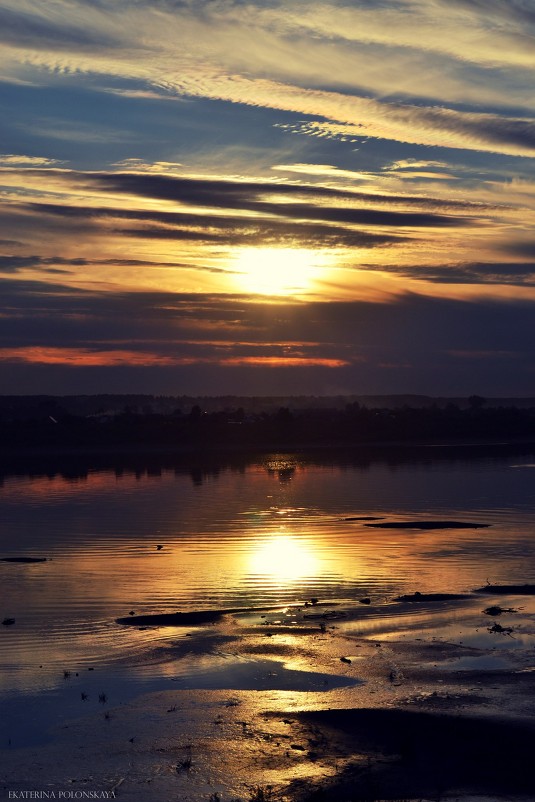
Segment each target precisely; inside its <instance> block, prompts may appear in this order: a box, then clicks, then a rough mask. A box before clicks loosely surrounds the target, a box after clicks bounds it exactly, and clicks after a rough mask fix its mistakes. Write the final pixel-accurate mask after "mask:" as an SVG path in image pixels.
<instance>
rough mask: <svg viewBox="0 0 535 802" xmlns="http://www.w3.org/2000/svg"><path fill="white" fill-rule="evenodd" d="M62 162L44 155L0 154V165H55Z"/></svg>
mask: <svg viewBox="0 0 535 802" xmlns="http://www.w3.org/2000/svg"><path fill="white" fill-rule="evenodd" d="M58 164H62V162H61V161H60V160H59V159H47V158H46V157H44V156H23V155H20V156H16V155H15V154H13V153H3V154H0V167H11V166H16V167H25V166H28V167H55V166H56V165H58Z"/></svg>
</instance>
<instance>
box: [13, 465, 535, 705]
mask: <svg viewBox="0 0 535 802" xmlns="http://www.w3.org/2000/svg"><path fill="white" fill-rule="evenodd" d="M75 474H76V472H74V474H72V473H71V475H70V476H69V477H65V476H63V475H62V474H61V473H50V474H49V475H44V474H40V473H39V472H37V473H36V475H33V476H27V475H20V474H19V475H5V476H4V480H3V484H2V486H1V487H0V505H1V520H0V556H1V557H8V556H42V557H46V558H47V562H45V563H40V564H33V565H32V564H17V563H7V562H0V586H1V602H0V618H5V617H12V618H15V619H16V623H15V625H14V626H4V627H1V631H0V638H1V647H2V648H1V651H0V693H1V692H4V693H12V692H13V691H15V690H19V691H23V692H28V691H30V690H32V689H34V690H38V689H45V688H52V687H54V684H57V682H58V677H59V676H61V675H62V671H63V669H65V668H66V667H68V668H72V669H73V670H74V668H76V670H80V671H85V670H87V669H88V668H90V667H97V668H101V667H108V668H110V667H112V666H113V665H115V664H120V663H122V662H124V661H125V660H128V661H129V663H130V664H132V663H135V662H136V661H138V662H139V663H141V662H142V661H143V659H144V657H145V656H146V653H147V650H148V649H149V645H150V644H153V643H154V641H155V639H161V640H165V639H169V638H170V637H172V638H175V639H176V638H179V637H180V638H182V637H186V636H187V632H185V631H184V630H181V629H173V630H169V629H167V628H166V629H158V630H155V629H150V630H145V631H139V630H138V629H136V628H129V627H121V626H119V625H117V624H116V623H115V619H116V618H118V617H120V616H125V615H128V613H129V611H131V610H132V611H135V612H136V613H137V614H141V613H154V612H173V611H176V610H184V611H186V610H199V609H209V608H229V607H230V608H232V607H250V606H267V605H285V604H289V603H295V602H303V601H304V600H306V599H310V598H311V597H313V596H317V597H319V598H320V599H330V600H354V599H358V598H360V597H362V596H363V595H369V596H371V597H372V599H373V601H374V602H378V603H390V602H391V601H392V599H393V598H394V597H395V596H396V595H398V594H400V593H408V592H414V591H415V590H419V591H421V592H426V591H427V592H431V591H442V592H459V591H467V590H473V589H474V588H476V587H479V586H481V585H483V584H485V582H486V580H487V579H489V580H490V581H491V582H493V583H497V582H507V583H517V584H518V583H524V582H534V581H535V558H534V557H535V552H534V548H533V535H534V523H535V455H534V454H533V453H531V454H530V453H526V451H525V449H524V451H523V452H522V453H519V454H516V455H515V454H514V452H512V451H510V450H509V451H507V450H504V453H502V454H500V453H496V452H494V453H493V455H492V456H489V455H487V456H485V455H484V454H483V455H482V454H479V455H477V454H474V455H471V454H470V453H469V452H468V451H467V452H466V453H464V455H462V456H459V455H458V454H457V452H455V454H454V452H453V451H452V452H451V456H450V457H448V456H447V454H446V456H445V455H444V453H442V452H441V453H440V455H438V454H437V453H435V452H434V451H433V449H428V450H425V449H422V450H421V452H420V453H419V454H416V455H414V456H413V457H412V458H410V459H404V460H396V461H394V460H390V459H388V457H387V456H386V454H382V455H378V456H377V457H376V458H375V459H371V460H369V461H361V462H356V461H351V460H348V459H347V458H344V460H341V459H340V460H337V459H335V458H329V459H328V460H327V459H326V458H325V459H324V460H323V461H321V460H312V459H311V458H307V457H302V456H298V455H294V454H272V455H267V456H266V455H264V456H261V457H258V458H256V459H247V460H245V459H244V460H243V462H241V463H239V464H236V463H234V464H228V463H227V464H225V463H224V462H222V464H221V465H219V466H217V468H213V467H212V468H211V469H210V470H203V468H202V467H196V468H195V469H189V468H188V467H187V466H184V465H181V466H179V467H174V468H169V467H166V468H162V469H154V468H151V469H150V470H143V469H139V468H138V470H137V471H136V472H134V471H130V470H128V468H126V469H121V471H111V470H89V471H88V472H87V473H85V474H83V475H75ZM358 516H373V517H377V518H381V519H383V520H385V521H396V520H429V519H432V520H439V519H448V520H452V519H454V520H460V521H469V522H479V523H486V524H491V527H490V528H488V529H459V530H433V531H418V530H397V531H396V530H381V529H373V528H370V527H367V526H366V525H365V524H366V521H358V520H354V521H347V520H344V519H345V518H349V517H358ZM159 547H161V548H159Z"/></svg>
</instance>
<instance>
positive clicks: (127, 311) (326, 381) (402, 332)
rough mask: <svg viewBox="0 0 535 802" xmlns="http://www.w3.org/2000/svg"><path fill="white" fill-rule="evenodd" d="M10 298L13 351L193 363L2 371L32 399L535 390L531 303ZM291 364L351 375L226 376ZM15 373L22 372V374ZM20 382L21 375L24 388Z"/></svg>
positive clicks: (2, 329)
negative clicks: (130, 354)
mask: <svg viewBox="0 0 535 802" xmlns="http://www.w3.org/2000/svg"><path fill="white" fill-rule="evenodd" d="M0 292H1V295H2V298H3V303H4V308H5V309H6V310H8V317H2V318H0V340H1V342H2V345H3V347H4V348H21V347H26V348H30V347H41V348H47V347H48V348H62V347H65V348H86V349H87V348H90V349H96V350H102V351H107V350H116V349H124V348H126V347H127V348H128V349H129V350H133V351H138V352H140V353H151V354H156V355H160V356H162V357H165V356H168V357H173V358H175V359H177V360H178V359H181V358H182V359H188V360H190V361H192V364H191V365H187V366H180V365H179V366H175V367H172V368H171V367H169V368H166V367H164V366H152V367H150V368H149V367H143V366H137V367H129V366H128V365H125V366H122V367H121V366H119V367H117V366H115V367H114V368H113V369H112V368H98V367H92V368H83V367H78V368H76V367H73V366H72V365H71V366H70V367H61V366H57V365H56V366H48V368H47V370H49V371H50V372H49V373H47V372H46V371H45V372H43V371H42V370H41V368H39V367H38V366H28V365H14V364H12V363H9V366H8V365H7V364H6V363H2V364H1V365H0V378H4V379H6V380H7V379H8V378H9V387H10V392H26V391H27V388H28V386H29V384H30V376H33V381H34V382H35V384H34V392H50V391H51V389H50V387H49V385H48V382H49V381H50V380H51V377H52V376H53V377H54V381H56V382H57V383H58V384H57V389H56V392H77V391H79V390H77V389H76V388H77V387H79V386H81V385H80V382H81V383H82V384H83V385H84V386H87V385H85V382H86V381H87V382H88V383H89V377H91V382H95V381H96V379H97V377H101V378H103V379H105V383H104V385H103V386H105V387H106V388H107V391H110V392H111V391H112V389H111V388H112V387H114V386H116V384H115V383H116V382H118V381H119V379H120V378H121V377H125V376H127V377H128V387H129V388H130V390H134V389H135V388H136V387H137V389H141V388H143V387H144V388H145V390H146V389H147V387H150V390H151V392H176V393H179V392H181V391H182V390H183V388H184V386H185V385H184V384H183V382H187V385H188V387H189V390H188V392H192V393H201V392H208V393H211V394H218V393H223V392H235V393H244V394H248V393H254V392H264V393H267V394H273V393H274V392H275V391H276V390H277V392H278V391H282V392H286V393H289V392H295V393H300V392H310V393H314V394H322V393H325V392H328V391H329V388H330V390H333V388H335V387H336V388H338V390H340V391H343V392H373V393H379V392H427V391H429V388H432V389H433V392H434V393H442V394H445V395H451V394H466V393H467V392H470V391H471V390H473V392H479V393H482V394H493V395H498V396H499V395H504V394H507V395H515V394H516V395H522V394H529V393H530V392H532V390H530V389H529V388H530V387H531V386H532V380H533V358H534V356H535V354H534V348H535V345H534V343H535V340H534V338H533V313H534V308H533V303H529V302H518V301H515V302H513V301H509V302H498V301H496V302H490V301H479V302H468V301H465V302H462V301H453V300H448V299H430V298H425V297H423V296H417V295H406V296H404V297H402V298H401V299H399V300H397V301H396V302H392V303H371V302H364V301H347V302H330V303H329V302H315V303H304V302H301V303H297V302H288V301H283V302H280V301H279V302H277V303H273V299H263V298H259V297H256V298H251V297H247V296H240V295H222V294H212V295H203V294H195V293H188V294H175V293H171V292H136V293H110V294H105V293H98V294H97V293H91V292H87V291H74V292H71V291H68V292H66V291H65V288H63V287H61V285H55V286H51V285H50V284H48V283H46V282H27V281H26V282H25V281H17V280H8V279H4V280H3V281H0ZM284 354H286V355H287V356H289V357H294V358H295V357H296V356H304V357H305V358H311V357H313V358H317V359H329V360H340V361H341V362H348V363H349V365H348V366H345V367H339V368H327V367H322V366H313V367H311V366H308V367H307V366H303V367H297V366H295V364H294V365H293V367H292V370H290V371H288V370H287V369H286V370H285V369H284V368H282V367H281V368H278V367H277V368H269V369H265V368H264V369H263V370H260V368H258V367H255V366H254V365H235V366H232V367H230V366H228V365H227V366H226V367H223V366H221V367H218V366H217V361H218V360H219V359H223V358H225V359H228V358H229V357H236V358H238V359H240V358H245V357H248V356H251V355H252V356H255V357H256V356H262V357H272V356H276V357H280V356H283V355H284ZM482 354H485V359H481V355H482ZM504 354H507V359H504ZM207 360H208V361H209V362H210V364H206V361H207ZM197 362H198V364H197ZM8 368H9V369H15V368H16V371H15V374H9V372H8ZM32 369H33V371H34V372H33V373H32ZM99 370H100V371H104V372H103V373H102V372H101V373H99V372H98V371H99ZM266 372H267V375H266ZM15 375H18V376H19V377H20V379H19V380H17V381H19V384H18V385H17V386H16V387H15V385H14V377H15ZM23 377H25V378H24V382H25V383H24V384H23V381H22V380H23ZM43 381H44V384H43V383H42V382H43ZM232 382H234V384H232ZM95 386H96V385H93V391H94V387H95ZM23 387H26V389H23Z"/></svg>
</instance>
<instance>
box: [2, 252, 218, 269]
mask: <svg viewBox="0 0 535 802" xmlns="http://www.w3.org/2000/svg"><path fill="white" fill-rule="evenodd" d="M57 265H65V266H67V267H89V266H91V265H110V266H112V265H113V266H118V267H175V268H176V267H190V265H186V264H185V263H184V262H164V263H162V262H157V261H149V260H146V259H88V258H83V257H79V258H74V259H66V258H65V257H63V256H46V257H45V256H38V255H36V254H34V255H29V256H18V255H13V254H11V255H6V254H1V255H0V272H2V273H16V272H18V271H19V270H23V269H25V268H34V269H39V268H44V269H45V270H46V272H49V273H51V272H58V273H68V272H69V271H68V270H60V269H57V267H56V266H57ZM199 269H200V268H199ZM206 269H208V268H206ZM213 269H214V270H216V271H217V268H213Z"/></svg>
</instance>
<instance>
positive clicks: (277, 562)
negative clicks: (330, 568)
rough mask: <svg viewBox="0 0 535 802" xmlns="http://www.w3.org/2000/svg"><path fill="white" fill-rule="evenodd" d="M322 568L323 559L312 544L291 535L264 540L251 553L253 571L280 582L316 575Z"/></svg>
mask: <svg viewBox="0 0 535 802" xmlns="http://www.w3.org/2000/svg"><path fill="white" fill-rule="evenodd" d="M320 570H321V561H320V559H319V558H318V556H317V555H316V554H315V553H314V551H313V550H312V548H311V546H310V544H309V543H306V542H303V541H301V540H297V539H296V538H293V537H290V536H289V535H276V536H275V537H271V538H270V539H269V540H265V541H263V542H262V544H261V545H260V546H259V547H258V549H257V550H256V551H255V552H253V554H252V555H251V573H253V574H255V575H257V576H258V575H260V576H265V577H270V578H272V579H275V580H277V581H279V582H294V581H296V580H298V579H304V578H305V577H310V576H316V575H317V574H318V573H319V572H320Z"/></svg>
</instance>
